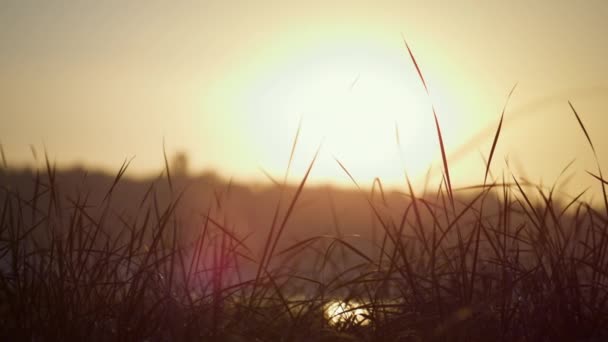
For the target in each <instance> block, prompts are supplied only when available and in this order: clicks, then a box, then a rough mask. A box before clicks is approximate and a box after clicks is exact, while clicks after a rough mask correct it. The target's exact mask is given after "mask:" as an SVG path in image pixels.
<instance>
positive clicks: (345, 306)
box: [323, 300, 370, 326]
mask: <svg viewBox="0 0 608 342" xmlns="http://www.w3.org/2000/svg"><path fill="white" fill-rule="evenodd" d="M363 306H364V305H363V304H361V303H359V302H356V301H352V300H351V301H348V302H345V301H342V300H334V301H331V302H329V303H327V304H326V305H325V307H324V310H323V314H324V316H325V318H326V319H327V321H328V322H329V324H330V325H333V326H336V325H340V324H345V323H347V324H356V325H368V324H369V323H370V320H369V318H368V317H369V310H368V309H367V308H365V307H363Z"/></svg>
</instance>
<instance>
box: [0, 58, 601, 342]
mask: <svg viewBox="0 0 608 342" xmlns="http://www.w3.org/2000/svg"><path fill="white" fill-rule="evenodd" d="M407 49H408V52H409V54H410V57H411V58H412V61H413V62H414V65H415V66H416V69H417V71H418V73H419V76H420V78H421V81H422V82H423V85H424V86H425V89H427V92H428V88H427V87H426V82H425V81H424V78H423V76H422V72H421V71H420V68H419V66H418V63H417V62H416V61H415V59H414V56H413V54H412V52H411V50H410V49H409V47H407ZM511 93H512V91H511ZM509 96H510V95H509ZM570 106H571V108H572V111H573V113H574V116H575V118H576V119H577V121H578V123H579V124H580V127H581V129H582V131H583V133H584V134H585V136H586V138H587V140H588V143H589V146H590V147H591V149H592V150H593V152H594V153H595V147H594V146H593V143H592V140H591V137H590V135H589V134H588V132H587V130H586V128H585V126H584V124H583V121H582V118H581V117H580V115H579V114H578V112H577V111H576V110H575V109H574V106H573V105H572V104H570ZM505 107H506V106H505ZM433 116H434V120H435V124H436V127H437V134H438V139H439V141H440V143H441V144H440V149H441V150H440V153H441V156H442V161H443V169H444V174H445V177H444V181H443V182H442V183H441V184H440V185H439V187H438V189H437V191H436V192H435V194H434V195H428V194H427V195H424V196H420V195H417V194H416V193H415V192H414V190H413V187H412V186H411V183H410V181H409V178H407V177H406V185H407V191H406V192H404V193H402V197H403V198H404V199H405V200H404V201H403V202H400V205H401V207H400V208H399V209H400V213H401V214H400V215H398V216H395V215H392V214H391V212H390V211H388V210H386V209H387V208H388V207H389V206H391V205H392V204H391V203H389V201H388V200H387V196H385V193H384V189H383V187H382V183H381V181H380V180H379V179H378V180H375V181H374V183H373V187H372V189H371V191H366V190H365V189H362V188H361V187H359V185H358V184H357V182H356V181H355V179H354V178H353V177H352V175H351V174H350V173H349V171H348V169H347V167H346V166H345V165H343V164H342V163H341V162H339V161H338V163H339V165H340V166H341V167H342V169H343V170H344V171H345V173H346V174H347V176H348V177H350V178H351V179H352V180H353V182H354V184H355V185H356V187H357V188H358V196H363V197H364V198H365V200H366V201H367V205H368V207H369V210H370V214H371V216H372V218H373V220H372V224H371V226H370V229H375V228H374V227H377V228H379V230H378V231H377V232H376V233H374V234H376V235H378V236H377V239H376V238H373V239H370V240H367V239H365V238H364V237H361V236H353V235H349V234H348V231H347V230H345V229H343V227H340V225H339V221H340V220H339V217H338V214H337V212H336V210H335V208H333V199H331V193H330V194H329V196H330V199H331V202H330V203H331V206H332V208H330V209H331V212H332V218H333V222H334V225H335V231H336V234H335V235H323V236H308V237H305V238H302V239H300V240H299V241H296V242H293V243H291V244H287V242H286V241H283V240H284V239H283V238H284V236H285V234H284V232H285V231H286V230H287V229H289V223H290V222H291V220H292V219H293V213H294V211H296V210H297V203H298V201H299V199H300V197H301V195H302V193H303V192H304V191H305V185H306V181H307V179H308V177H309V174H310V172H311V170H312V169H313V164H314V160H315V158H316V156H315V158H313V159H312V162H311V164H310V166H309V168H308V169H307V171H306V174H305V175H304V176H303V178H302V180H301V181H300V183H299V185H298V186H297V187H296V188H295V189H293V188H290V187H289V186H287V184H286V181H285V180H286V179H287V174H286V176H285V178H284V181H283V183H279V182H277V181H274V183H275V186H277V187H280V188H281V190H280V192H281V195H280V196H279V200H278V202H277V204H276V209H275V210H274V212H273V214H272V218H270V219H269V222H268V224H269V228H268V232H267V235H266V238H265V240H264V242H263V244H262V246H261V248H260V249H259V250H258V249H256V247H255V246H252V245H251V243H250V242H249V241H248V238H247V237H246V236H242V232H240V231H239V230H238V229H236V228H235V226H234V225H233V224H232V221H231V218H230V217H229V216H228V215H227V214H226V212H225V211H224V209H223V201H224V200H225V198H226V197H227V196H229V192H230V190H229V188H230V185H229V186H228V188H227V189H226V190H225V191H221V190H218V191H216V192H215V201H212V202H211V204H210V206H209V207H208V208H206V210H205V211H203V212H200V213H198V214H199V220H198V221H196V224H190V223H187V222H190V221H187V220H184V218H183V216H182V215H183V213H182V212H180V211H179V208H180V205H181V200H182V198H183V191H182V190H180V187H179V186H178V182H175V180H174V179H172V176H171V172H170V170H169V163H167V162H166V157H165V172H164V173H163V175H164V177H166V182H167V183H168V185H169V190H170V191H169V195H168V196H167V195H166V194H165V195H162V192H161V191H160V190H158V183H159V182H161V180H160V179H161V177H159V180H158V181H157V182H154V183H152V184H150V186H149V188H148V189H147V191H146V192H145V194H144V195H143V196H142V198H141V200H140V201H139V202H138V203H136V205H135V208H136V209H135V212H125V211H123V210H121V208H116V207H115V206H114V205H113V203H114V201H115V198H114V197H115V190H116V189H117V188H118V187H120V184H119V183H120V182H121V179H122V177H123V175H124V173H125V170H126V169H127V167H128V164H129V162H128V161H125V163H124V164H123V165H122V166H121V168H120V170H119V172H118V173H117V175H116V177H115V178H114V181H113V182H112V183H111V185H110V186H109V188H108V190H107V191H106V192H105V193H104V194H98V195H99V196H91V194H90V193H87V192H76V193H71V194H68V195H66V194H65V193H63V192H62V189H61V186H60V184H58V182H57V177H56V175H57V171H56V169H55V167H54V166H53V165H51V163H50V162H49V159H48V157H47V158H46V165H45V171H44V172H42V173H41V172H39V171H37V172H36V174H35V175H32V178H33V179H32V181H33V183H34V184H35V185H34V190H33V193H31V194H30V193H22V192H20V191H19V190H18V189H15V188H13V187H10V186H6V187H2V189H1V191H0V336H1V337H3V339H5V340H85V339H92V340H100V341H109V340H125V341H136V340H140V341H143V340H149V341H173V340H184V341H189V340H199V341H200V340H224V341H251V340H258V341H282V340H294V341H310V340H319V341H323V340H325V341H340V340H344V341H347V340H369V341H386V340H400V341H487V340H494V341H499V340H500V341H507V340H508V341H512V340H514V341H555V340H569V341H592V340H601V339H605V338H608V329H607V328H606V327H608V272H607V271H606V270H608V231H607V229H608V228H607V227H608V216H607V211H606V210H608V200H607V196H606V192H605V190H604V186H605V184H606V180H605V179H604V178H603V175H602V171H601V169H600V168H599V163H598V175H595V174H593V176H594V177H595V178H597V179H598V181H599V182H600V185H601V186H602V190H603V194H604V201H605V204H606V208H605V209H606V210H598V209H597V208H594V207H593V206H591V205H590V204H589V203H587V202H585V201H583V200H581V198H582V195H583V193H581V194H579V195H577V196H574V197H572V198H569V199H568V202H567V203H565V204H561V202H560V201H558V200H557V199H556V198H555V195H554V194H555V193H556V191H555V190H556V189H555V186H553V187H550V188H545V187H540V186H535V185H533V184H529V183H526V182H522V181H520V180H519V179H518V178H517V177H515V176H513V175H510V176H506V175H503V176H502V179H496V178H494V177H492V175H491V173H490V164H491V162H492V159H493V154H494V150H495V147H496V145H497V143H498V138H499V135H500V131H501V127H502V120H503V116H504V110H503V113H502V114H501V117H500V121H499V124H498V128H497V131H496V134H495V137H494V140H493V143H492V147H491V150H490V151H489V154H488V155H489V157H488V160H487V165H486V169H485V177H484V180H483V183H481V184H480V185H479V186H473V187H467V188H461V189H459V188H453V187H452V184H451V181H450V177H449V164H448V160H447V157H446V153H445V148H444V146H443V139H442V136H441V129H440V125H439V121H438V119H437V115H436V113H435V112H434V110H433ZM298 132H299V130H298ZM297 138H298V134H297V135H296V139H295V141H294V144H293V148H292V152H291V156H290V162H289V164H288V167H287V170H288V171H287V172H289V169H290V164H291V161H292V160H293V158H294V151H295V149H296V145H297ZM3 158H4V157H3ZM596 159H597V154H596ZM163 175H161V176H163ZM509 178H510V179H511V180H510V181H507V179H509ZM9 185H10V184H9ZM376 193H378V194H379V195H376ZM289 196H290V197H289ZM536 197H537V198H540V199H541V200H540V202H538V201H534V200H533V198H536ZM93 198H99V199H101V200H98V201H96V200H95V199H93ZM167 198H169V200H167ZM286 198H287V200H286ZM263 233H265V232H260V233H258V234H263ZM374 236H375V235H374ZM328 308H331V309H329V310H328Z"/></svg>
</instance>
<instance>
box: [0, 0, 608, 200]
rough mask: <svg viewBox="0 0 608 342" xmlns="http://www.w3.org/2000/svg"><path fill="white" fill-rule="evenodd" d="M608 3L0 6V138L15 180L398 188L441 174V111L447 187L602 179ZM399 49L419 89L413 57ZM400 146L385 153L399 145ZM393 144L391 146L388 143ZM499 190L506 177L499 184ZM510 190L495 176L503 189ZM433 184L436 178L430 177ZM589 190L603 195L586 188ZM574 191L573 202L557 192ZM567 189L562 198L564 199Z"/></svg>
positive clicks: (578, 186)
mask: <svg viewBox="0 0 608 342" xmlns="http://www.w3.org/2000/svg"><path fill="white" fill-rule="evenodd" d="M607 17H608V3H607V2H605V1H593V0H588V1H585V2H584V3H580V2H575V1H564V0H542V1H534V2H529V1H509V2H504V1H494V0H492V1H484V2H479V1H450V2H446V1H424V2H417V1H386V2H377V1H374V2H371V1H370V2H359V1H357V2H353V1H316V0H312V1H307V2H305V3H304V2H295V1H179V2H164V1H129V2H124V1H103V2H99V1H78V2H75V1H64V0H57V1H46V2H40V1H29V0H20V1H12V0H5V1H2V2H1V3H0V142H1V143H2V146H3V149H4V158H5V159H6V161H7V163H8V165H9V166H12V167H16V168H22V167H26V166H27V167H35V166H41V163H42V160H43V157H42V155H43V152H42V151H43V150H44V148H46V150H47V151H48V155H49V157H50V159H51V160H52V161H56V163H57V165H58V167H60V168H71V167H74V166H77V165H80V166H84V167H86V168H89V169H95V170H102V171H107V172H112V173H113V172H116V171H117V170H118V169H119V167H120V165H121V163H122V162H123V160H124V159H125V158H131V157H132V156H135V159H134V160H133V161H132V163H131V165H130V168H129V170H128V172H127V175H129V176H131V177H135V178H137V177H139V178H141V177H146V176H151V175H157V174H158V173H159V172H160V171H161V170H162V168H163V167H164V161H163V140H164V141H165V148H166V151H167V153H168V155H170V156H174V155H176V154H181V155H182V156H186V159H185V163H186V164H184V165H187V169H188V170H190V171H191V172H194V173H197V172H202V171H204V170H207V171H209V170H213V171H214V172H215V173H217V174H219V175H221V176H222V177H223V178H225V179H229V178H233V179H234V180H236V181H239V182H247V183H252V182H254V183H266V182H268V178H267V177H266V176H265V175H264V172H262V170H265V171H266V172H267V173H268V174H269V175H271V176H272V177H275V178H277V179H282V175H283V173H284V172H285V170H286V168H287V161H288V159H289V154H290V150H291V147H292V143H293V140H294V137H295V136H296V132H297V130H298V126H299V125H300V124H301V132H300V135H299V142H298V148H297V149H296V154H295V159H294V165H293V168H292V175H293V176H292V177H291V178H290V179H291V180H292V181H297V180H298V179H300V178H301V177H302V175H303V173H304V171H305V168H306V167H307V166H308V164H309V163H310V161H311V159H312V157H313V155H314V153H315V151H316V149H317V148H318V146H319V145H320V144H322V150H321V153H320V156H319V160H318V161H317V164H316V165H315V169H314V170H313V173H312V174H311V178H310V182H312V183H316V184H326V183H330V184H334V185H348V184H350V180H349V179H348V177H347V176H346V175H345V174H344V172H343V171H342V170H341V168H340V167H339V165H338V164H337V163H336V162H335V160H334V158H337V159H338V160H340V161H341V162H342V163H343V164H344V166H345V167H347V168H348V170H349V171H350V172H351V173H352V175H353V176H354V177H355V178H356V179H357V180H358V181H359V182H361V183H362V184H371V182H372V181H373V179H374V178H375V177H380V178H381V179H382V181H383V182H384V183H386V184H388V185H394V186H399V187H401V188H403V184H404V181H403V179H404V177H403V171H404V170H407V172H408V174H409V175H410V176H411V177H412V179H413V180H414V183H415V186H416V187H421V186H422V184H423V179H424V177H425V174H426V171H427V169H428V168H429V167H430V166H433V167H434V171H433V173H432V174H431V175H435V176H439V175H440V165H441V164H440V161H441V155H440V150H439V146H438V143H437V133H436V130H435V126H434V121H433V116H432V109H431V106H432V105H433V106H434V107H435V109H436V111H437V117H438V119H439V122H440V125H441V129H442V133H443V136H444V139H445V145H446V150H447V152H448V161H449V163H450V166H451V168H452V174H451V175H452V178H453V183H454V185H455V186H464V185H469V184H478V183H481V182H482V181H483V173H484V161H483V160H484V158H487V156H488V154H489V149H490V146H491V143H492V138H493V136H494V132H495V129H496V126H497V124H498V120H499V118H500V113H501V111H502V108H503V106H504V105H505V101H506V100H507V95H508V93H509V91H510V90H511V88H512V87H513V86H514V85H515V84H516V83H517V84H518V85H517V88H516V90H515V92H514V94H513V96H512V98H511V100H510V102H509V104H508V106H507V110H506V114H505V123H504V125H503V129H502V132H501V139H500V140H499V143H498V146H497V150H496V154H495V156H494V162H493V168H492V170H493V171H494V176H496V177H500V176H501V171H503V170H505V169H506V168H507V162H506V160H508V161H509V162H508V165H510V171H513V172H515V173H516V174H517V175H518V176H521V177H525V178H527V179H529V180H531V181H533V182H535V183H540V182H542V183H545V184H552V183H553V182H555V180H556V178H557V176H558V175H559V174H560V172H561V171H562V169H563V168H564V167H565V166H566V165H567V164H568V163H569V162H570V161H572V160H573V159H575V162H574V164H572V166H571V168H570V169H569V173H568V174H570V173H572V174H573V177H572V178H571V181H570V183H569V184H570V187H573V188H572V191H578V190H582V189H584V188H585V187H586V186H588V185H591V184H595V185H597V182H595V181H594V180H593V179H592V178H591V177H590V176H589V175H588V174H586V173H585V170H589V171H592V172H594V173H596V166H595V161H594V159H593V154H592V152H591V149H590V148H589V146H588V144H587V142H586V140H585V137H584V134H583V133H582V131H581V129H580V127H579V126H578V123H577V121H576V118H575V117H574V115H573V113H572V111H571V109H570V107H569V106H568V100H571V101H572V103H573V105H574V106H575V108H576V109H577V110H578V112H579V114H580V115H581V117H582V119H583V121H584V123H585V125H586V126H587V129H588V131H589V134H590V136H591V138H592V139H593V140H594V143H595V145H596V149H597V151H598V154H599V158H600V163H601V164H602V165H604V166H606V161H605V159H606V158H602V157H603V156H604V155H605V151H608V138H606V136H605V135H604V132H603V131H604V128H605V127H606V123H607V120H608V119H606V115H605V113H606V109H608V99H607V97H606V95H607V94H608V81H607V80H608V65H607V64H606V62H605V61H606V60H608V44H606V41H605V36H606V33H608V22H607V21H606V20H605V18H607ZM404 38H405V39H406V40H407V42H408V44H409V45H410V47H411V48H412V51H413V53H414V55H415V57H416V59H417V61H418V64H419V66H420V68H421V70H422V72H423V74H424V76H425V78H426V81H427V83H428V86H429V91H430V96H428V95H427V94H426V93H425V91H424V87H423V86H422V84H421V82H420V79H419V78H418V75H417V73H416V69H415V67H414V65H413V63H412V61H411V59H410V57H409V56H408V54H407V50H406V48H405V45H404V41H403V39H404ZM397 133H398V135H399V139H397V137H396V135H397ZM397 140H399V141H400V144H401V147H400V148H399V146H398V145H397ZM507 175H508V174H507ZM509 177H510V176H507V179H508V178H509ZM435 179H436V180H437V179H438V178H437V177H435ZM595 188H596V189H599V188H598V187H597V186H595ZM564 189H568V188H564ZM568 191H570V190H568Z"/></svg>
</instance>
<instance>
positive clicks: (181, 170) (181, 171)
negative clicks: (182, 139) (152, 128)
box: [171, 151, 190, 177]
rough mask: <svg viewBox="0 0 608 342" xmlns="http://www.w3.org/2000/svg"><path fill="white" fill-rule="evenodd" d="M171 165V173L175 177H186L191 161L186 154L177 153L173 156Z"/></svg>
mask: <svg viewBox="0 0 608 342" xmlns="http://www.w3.org/2000/svg"><path fill="white" fill-rule="evenodd" d="M171 164H172V165H171V171H172V172H173V174H174V175H175V176H177V177H184V176H187V175H188V171H189V170H188V168H189V166H190V165H189V164H190V161H189V160H188V154H187V153H186V152H183V151H180V152H177V153H176V154H175V155H174V156H173V161H172V163H171Z"/></svg>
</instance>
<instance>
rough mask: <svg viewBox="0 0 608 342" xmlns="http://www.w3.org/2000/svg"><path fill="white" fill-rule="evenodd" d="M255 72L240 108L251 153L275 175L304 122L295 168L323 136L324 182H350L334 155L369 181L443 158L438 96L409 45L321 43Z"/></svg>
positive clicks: (319, 167)
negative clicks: (426, 84)
mask: <svg viewBox="0 0 608 342" xmlns="http://www.w3.org/2000/svg"><path fill="white" fill-rule="evenodd" d="M399 43H401V42H399ZM401 44H402V43H401ZM253 74H254V75H255V76H252V77H251V80H250V82H248V87H247V91H246V92H245V94H244V95H243V96H241V97H240V98H241V99H242V106H241V107H240V109H239V110H241V111H243V112H245V113H247V115H246V116H245V118H244V120H243V127H244V132H245V133H244V136H245V140H246V141H247V148H248V149H249V153H251V154H253V155H255V156H257V158H259V164H260V166H261V167H263V168H265V169H266V170H268V171H269V172H271V173H272V174H277V175H279V174H281V173H282V172H283V171H284V170H285V168H286V164H287V158H288V156H289V150H290V148H291V143H292V141H293V139H294V135H295V132H296V131H297V129H298V127H299V125H301V133H300V136H299V141H298V145H297V153H298V156H299V157H297V158H296V159H295V161H294V162H295V165H294V171H295V170H297V169H300V170H304V169H305V168H306V166H307V163H308V162H310V158H311V157H312V155H313V154H314V152H315V151H316V149H317V148H318V147H319V145H320V144H321V143H322V144H323V147H322V151H323V152H322V155H321V156H320V157H319V160H318V161H317V164H316V166H315V171H314V174H315V177H316V179H317V180H319V181H321V182H332V183H336V182H338V183H342V182H348V181H349V180H348V178H347V177H345V175H344V172H343V170H341V169H340V167H339V166H338V165H337V163H336V162H335V160H334V158H335V159H338V160H340V161H341V162H342V163H343V164H344V165H345V166H346V167H347V168H348V170H349V172H351V173H352V174H353V176H355V177H356V178H357V180H359V181H361V182H363V183H365V182H371V181H373V179H374V178H375V177H380V178H381V179H383V181H385V182H388V183H391V182H394V183H399V182H402V181H403V171H404V169H407V171H408V173H409V174H410V175H417V174H422V173H424V172H425V171H426V170H427V169H428V167H429V166H430V165H431V163H432V162H433V161H435V160H436V159H437V157H438V154H437V151H438V150H437V141H436V137H437V135H436V131H435V128H434V126H433V121H432V110H431V108H432V107H431V103H432V102H433V101H436V100H437V99H432V98H429V96H428V95H427V94H426V93H425V91H424V88H423V87H422V85H421V83H420V80H419V79H418V76H417V75H416V73H415V71H414V69H413V66H412V64H411V61H409V59H408V58H407V56H406V55H405V53H404V48H403V45H400V44H395V45H389V44H384V43H382V42H376V41H373V40H368V41H361V40H350V41H345V42H341V41H331V42H325V43H319V44H317V45H313V46H308V47H306V48H302V49H298V50H295V51H294V52H293V53H291V54H289V53H285V54H284V55H283V57H282V59H279V61H278V62H277V61H275V62H274V63H271V64H268V65H266V66H265V67H263V68H260V69H259V70H257V71H256V72H255V73H253ZM398 142H399V144H398Z"/></svg>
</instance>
